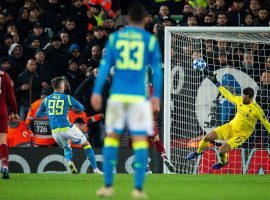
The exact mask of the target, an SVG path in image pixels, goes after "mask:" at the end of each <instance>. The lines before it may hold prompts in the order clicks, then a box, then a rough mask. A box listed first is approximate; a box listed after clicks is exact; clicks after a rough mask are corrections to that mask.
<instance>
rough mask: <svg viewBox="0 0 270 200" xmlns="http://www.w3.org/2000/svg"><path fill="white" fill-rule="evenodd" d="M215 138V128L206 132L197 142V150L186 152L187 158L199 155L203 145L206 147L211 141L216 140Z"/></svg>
mask: <svg viewBox="0 0 270 200" xmlns="http://www.w3.org/2000/svg"><path fill="white" fill-rule="evenodd" d="M217 138H218V134H217V132H216V130H213V131H211V132H209V133H208V134H206V135H205V136H204V137H203V139H202V140H201V141H200V142H199V147H198V149H197V151H195V152H192V153H190V154H188V156H187V159H188V160H192V159H194V158H196V157H198V156H199V155H201V154H202V151H203V149H204V148H205V147H207V146H208V145H209V143H210V142H211V141H213V140H216V139H217Z"/></svg>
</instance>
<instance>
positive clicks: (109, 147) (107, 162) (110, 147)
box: [103, 137, 119, 187]
mask: <svg viewBox="0 0 270 200" xmlns="http://www.w3.org/2000/svg"><path fill="white" fill-rule="evenodd" d="M118 147H119V140H118V139H115V138H112V137H106V138H105V141H104V148H103V156H104V162H103V172H104V182H105V187H111V186H112V184H113V169H114V167H115V166H116V164H117V155H118Z"/></svg>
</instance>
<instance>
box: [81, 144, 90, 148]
mask: <svg viewBox="0 0 270 200" xmlns="http://www.w3.org/2000/svg"><path fill="white" fill-rule="evenodd" d="M83 148H84V149H91V148H92V146H91V145H90V144H88V145H87V146H85V147H83Z"/></svg>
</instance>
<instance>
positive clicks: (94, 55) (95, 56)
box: [84, 45, 101, 68]
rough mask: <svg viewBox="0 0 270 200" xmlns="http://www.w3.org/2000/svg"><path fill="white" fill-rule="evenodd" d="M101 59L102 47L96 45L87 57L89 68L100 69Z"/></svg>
mask: <svg viewBox="0 0 270 200" xmlns="http://www.w3.org/2000/svg"><path fill="white" fill-rule="evenodd" d="M100 58H101V49H100V46H98V45H95V46H93V47H92V49H91V52H90V54H88V56H86V57H85V59H84V60H85V61H86V62H87V66H88V67H93V68H98V66H99V61H100Z"/></svg>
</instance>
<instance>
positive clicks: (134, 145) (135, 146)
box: [132, 141, 149, 150]
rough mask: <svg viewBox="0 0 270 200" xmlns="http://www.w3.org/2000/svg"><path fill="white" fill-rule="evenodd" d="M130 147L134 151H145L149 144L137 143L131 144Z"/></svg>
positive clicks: (144, 142)
mask: <svg viewBox="0 0 270 200" xmlns="http://www.w3.org/2000/svg"><path fill="white" fill-rule="evenodd" d="M132 147H133V149H134V150H137V149H147V148H148V147H149V143H148V141H137V142H133V143H132Z"/></svg>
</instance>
